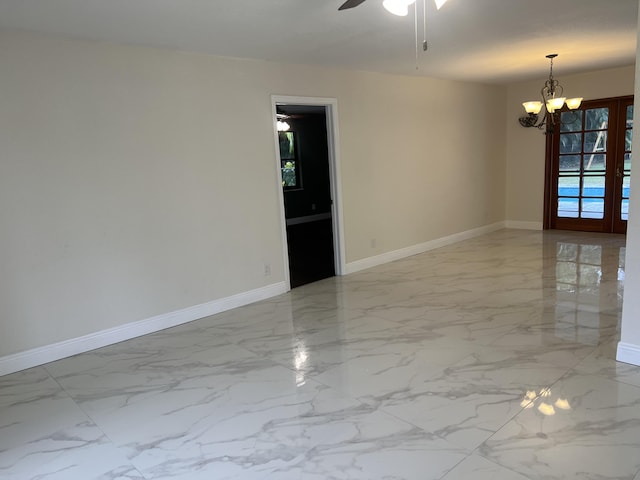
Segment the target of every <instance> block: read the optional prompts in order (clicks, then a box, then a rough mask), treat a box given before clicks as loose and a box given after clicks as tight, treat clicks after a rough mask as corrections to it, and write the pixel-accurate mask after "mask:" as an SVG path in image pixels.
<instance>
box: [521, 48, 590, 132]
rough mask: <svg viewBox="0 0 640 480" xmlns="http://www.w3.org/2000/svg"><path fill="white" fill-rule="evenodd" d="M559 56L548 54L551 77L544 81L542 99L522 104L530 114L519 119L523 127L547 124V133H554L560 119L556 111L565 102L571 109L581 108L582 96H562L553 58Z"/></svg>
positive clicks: (541, 126)
mask: <svg viewBox="0 0 640 480" xmlns="http://www.w3.org/2000/svg"><path fill="white" fill-rule="evenodd" d="M557 56H558V54H557V53H552V54H549V55H547V58H548V59H549V61H550V62H551V67H550V70H549V79H548V80H546V81H545V82H544V87H542V90H540V94H541V95H542V101H541V102H538V101H530V102H524V103H523V104H522V106H523V107H524V109H525V111H526V112H527V114H528V115H527V116H524V117H520V119H519V121H520V125H522V126H523V127H536V128H539V129H541V130H542V128H544V127H545V125H546V127H547V130H546V131H547V133H553V128H554V126H555V124H556V123H557V121H558V119H557V117H556V115H557V114H556V111H559V110H561V109H562V107H564V105H565V104H566V105H567V108H568V109H569V110H575V109H577V108H579V107H580V104H581V103H582V98H566V97H563V96H562V94H563V88H562V85H560V82H558V80H556V79H555V78H553V59H554V58H556V57H557ZM543 108H544V109H545V112H544V114H543V115H542V117H540V116H539V113H540V112H541V111H542V109H543Z"/></svg>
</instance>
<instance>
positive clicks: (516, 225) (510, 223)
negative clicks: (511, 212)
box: [505, 220, 542, 230]
mask: <svg viewBox="0 0 640 480" xmlns="http://www.w3.org/2000/svg"><path fill="white" fill-rule="evenodd" d="M505 223H506V228H513V229H515V230H542V222H519V221H517V220H507V221H506V222H505Z"/></svg>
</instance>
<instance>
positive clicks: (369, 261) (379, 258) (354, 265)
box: [345, 222, 505, 274]
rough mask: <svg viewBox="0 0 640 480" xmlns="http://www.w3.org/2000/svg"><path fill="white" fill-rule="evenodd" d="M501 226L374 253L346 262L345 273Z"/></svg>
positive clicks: (415, 253) (498, 226)
mask: <svg viewBox="0 0 640 480" xmlns="http://www.w3.org/2000/svg"><path fill="white" fill-rule="evenodd" d="M503 228H505V222H498V223H493V224H491V225H485V226H483V227H479V228H474V229H472V230H467V231H465V232H460V233H455V234H453V235H449V236H446V237H442V238H437V239H435V240H430V241H428V242H424V243H420V244H418V245H412V246H411V247H406V248H401V249H400V250H393V251H391V252H387V253H383V254H382V255H376V256H375V257H368V258H363V259H362V260H356V261H355V262H351V263H348V264H347V265H346V272H345V273H347V274H349V273H355V272H359V271H361V270H366V269H367V268H372V267H377V266H378V265H384V264H385V263H389V262H393V261H395V260H400V259H402V258H406V257H411V256H412V255H418V254H420V253H424V252H428V251H429V250H434V249H436V248H440V247H446V246H447V245H452V244H454V243H458V242H461V241H463V240H468V239H470V238H474V237H478V236H480V235H484V234H486V233H491V232H495V231H497V230H502V229H503Z"/></svg>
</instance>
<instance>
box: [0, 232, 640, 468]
mask: <svg viewBox="0 0 640 480" xmlns="http://www.w3.org/2000/svg"><path fill="white" fill-rule="evenodd" d="M623 280H624V238H623V237H620V236H612V235H609V236H605V235H592V234H580V233H578V234H576V233H566V232H548V233H542V232H531V231H512V230H503V231H500V232H495V233H492V234H489V235H486V236H483V237H479V238H476V239H472V240H469V241H465V242H462V243H458V244H456V245H453V246H449V247H446V248H442V249H439V250H435V251H432V252H429V253H426V254H423V255H418V256H415V257H411V258H407V259H404V260H401V261H398V262H394V263H391V264H387V265H384V266H381V267H377V268H374V269H371V270H367V271H364V272H361V273H357V274H354V275H350V276H346V277H337V278H331V279H326V280H323V281H321V282H317V283H314V284H310V285H307V286H305V287H301V288H300V289H296V290H294V291H292V292H290V293H288V294H286V295H282V296H280V297H277V298H273V299H271V300H269V301H264V302H260V303H258V304H253V305H250V306H247V307H243V308H239V309H236V310H233V311H229V312H226V313H224V314H220V315H216V316H214V317H210V318H206V319H203V320H200V321H198V322H194V323H192V324H189V325H185V326H182V327H179V328H174V329H171V330H166V331H164V332H160V333H157V334H154V335H149V336H146V337H143V338H139V339H135V340H131V341H128V342H124V343H121V344H118V345H115V346H112V347H108V348H103V349H101V350H98V351H94V352H91V353H87V354H83V355H79V356H77V357H74V358H70V359H66V360H62V361H59V362H55V363H53V364H49V365H46V366H44V367H40V368H34V369H31V370H28V371H25V372H21V373H17V374H13V375H8V376H5V377H2V378H0V433H1V434H0V478H9V479H36V478H37V479H40V478H46V479H64V480H69V479H83V480H84V479H89V478H100V479H182V480H187V479H188V480H204V479H206V480H210V479H227V478H228V479H330V478H335V479H392V478H393V479H421V480H424V479H444V480H458V479H469V478H473V479H474V480H483V479H498V480H506V479H509V480H517V479H520V480H525V479H599V480H602V479H618V480H619V479H628V480H634V479H636V480H640V474H639V473H638V472H639V470H640V368H637V367H632V366H629V365H623V364H617V363H616V362H615V361H614V354H615V347H616V342H617V340H618V338H619V319H620V311H621V299H622V282H623Z"/></svg>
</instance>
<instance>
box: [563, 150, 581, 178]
mask: <svg viewBox="0 0 640 480" xmlns="http://www.w3.org/2000/svg"><path fill="white" fill-rule="evenodd" d="M581 159H582V156H581V155H561V156H560V174H561V175H562V174H563V173H565V172H572V173H575V172H579V171H580V160H581Z"/></svg>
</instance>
